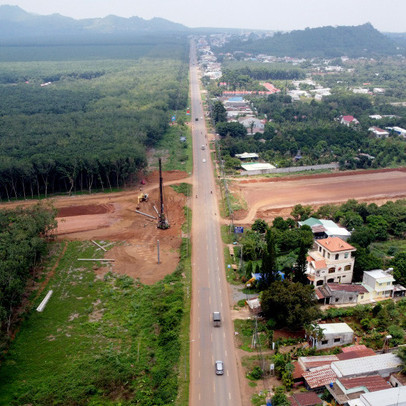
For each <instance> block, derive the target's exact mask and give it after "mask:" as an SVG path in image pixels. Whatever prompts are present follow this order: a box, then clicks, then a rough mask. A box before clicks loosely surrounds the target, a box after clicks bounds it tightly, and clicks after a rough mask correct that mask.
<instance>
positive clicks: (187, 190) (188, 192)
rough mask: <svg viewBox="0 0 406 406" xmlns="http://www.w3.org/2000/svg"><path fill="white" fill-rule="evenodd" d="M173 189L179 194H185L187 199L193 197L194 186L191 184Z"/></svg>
mask: <svg viewBox="0 0 406 406" xmlns="http://www.w3.org/2000/svg"><path fill="white" fill-rule="evenodd" d="M171 188H172V189H173V190H174V191H175V192H177V193H183V194H184V195H185V196H186V197H189V196H192V189H193V186H192V185H191V184H190V183H184V182H183V183H179V184H177V185H171Z"/></svg>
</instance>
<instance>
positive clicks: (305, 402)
mask: <svg viewBox="0 0 406 406" xmlns="http://www.w3.org/2000/svg"><path fill="white" fill-rule="evenodd" d="M288 400H289V402H290V404H291V406H296V405H297V406H315V405H319V404H320V403H321V400H320V398H319V397H318V396H317V395H316V394H315V393H314V392H303V393H294V394H293V396H292V397H290V398H289V399H288Z"/></svg>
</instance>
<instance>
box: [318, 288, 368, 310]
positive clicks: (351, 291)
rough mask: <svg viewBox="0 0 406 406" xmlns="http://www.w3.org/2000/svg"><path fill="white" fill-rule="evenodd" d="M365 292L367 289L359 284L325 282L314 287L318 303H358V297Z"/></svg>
mask: <svg viewBox="0 0 406 406" xmlns="http://www.w3.org/2000/svg"><path fill="white" fill-rule="evenodd" d="M367 294H368V290H367V289H366V287H365V286H363V285H361V284H351V283H326V284H324V285H323V286H321V287H319V288H316V295H317V298H318V300H319V303H321V304H323V305H339V304H350V303H358V302H359V301H360V299H359V297H360V296H363V295H367Z"/></svg>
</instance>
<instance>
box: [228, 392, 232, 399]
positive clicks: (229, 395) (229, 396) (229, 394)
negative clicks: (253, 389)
mask: <svg viewBox="0 0 406 406" xmlns="http://www.w3.org/2000/svg"><path fill="white" fill-rule="evenodd" d="M228 398H229V399H230V400H231V392H228Z"/></svg>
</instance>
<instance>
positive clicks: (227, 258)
mask: <svg viewBox="0 0 406 406" xmlns="http://www.w3.org/2000/svg"><path fill="white" fill-rule="evenodd" d="M224 263H225V264H226V278H227V282H228V283H230V284H231V285H240V284H241V281H240V275H239V274H238V273H237V272H236V271H235V270H234V269H233V268H232V267H231V265H233V264H234V260H233V259H232V258H231V255H230V251H229V250H228V247H225V248H224ZM228 265H230V268H229V267H228Z"/></svg>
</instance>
